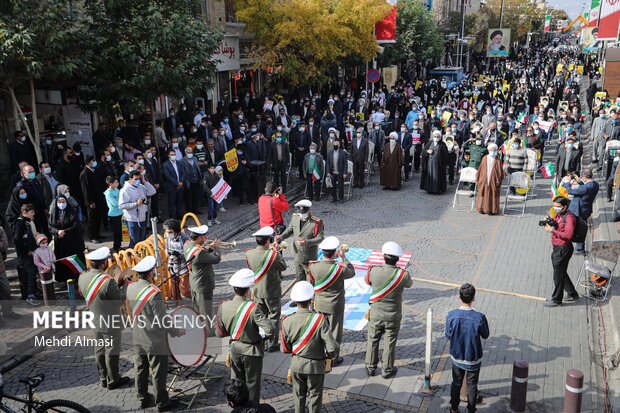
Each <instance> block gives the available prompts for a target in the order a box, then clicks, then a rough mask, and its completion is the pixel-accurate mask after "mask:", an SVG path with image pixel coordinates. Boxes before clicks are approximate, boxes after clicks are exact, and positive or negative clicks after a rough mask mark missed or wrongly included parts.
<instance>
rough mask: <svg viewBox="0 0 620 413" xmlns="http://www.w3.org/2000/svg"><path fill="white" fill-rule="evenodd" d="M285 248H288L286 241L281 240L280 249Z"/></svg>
mask: <svg viewBox="0 0 620 413" xmlns="http://www.w3.org/2000/svg"><path fill="white" fill-rule="evenodd" d="M287 248H288V244H287V243H286V241H282V242H281V243H280V249H281V250H285V249H287Z"/></svg>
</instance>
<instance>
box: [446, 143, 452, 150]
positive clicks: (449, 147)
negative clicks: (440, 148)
mask: <svg viewBox="0 0 620 413" xmlns="http://www.w3.org/2000/svg"><path fill="white" fill-rule="evenodd" d="M446 146H447V147H448V150H449V151H451V150H452V149H453V148H454V144H451V143H448V144H446Z"/></svg>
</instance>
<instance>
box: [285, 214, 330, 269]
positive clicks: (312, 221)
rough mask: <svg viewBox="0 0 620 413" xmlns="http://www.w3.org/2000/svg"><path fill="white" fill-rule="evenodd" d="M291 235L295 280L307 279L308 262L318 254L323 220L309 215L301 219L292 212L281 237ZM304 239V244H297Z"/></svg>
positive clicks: (321, 239)
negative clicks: (303, 219)
mask: <svg viewBox="0 0 620 413" xmlns="http://www.w3.org/2000/svg"><path fill="white" fill-rule="evenodd" d="M291 235H293V240H294V242H293V252H295V263H294V265H295V274H296V276H297V281H305V280H306V279H307V272H308V262H310V261H312V260H316V259H317V258H318V256H319V248H318V246H319V244H320V243H321V241H323V220H322V219H320V218H316V217H313V216H311V215H310V213H309V212H308V218H307V219H306V220H305V221H302V220H301V218H300V217H299V214H298V213H295V214H293V216H292V218H291V222H290V224H289V226H288V228H286V229H285V230H284V232H283V233H282V235H281V236H282V239H286V238H288V237H290V236H291ZM300 239H305V240H306V241H307V243H306V245H297V241H298V240H300Z"/></svg>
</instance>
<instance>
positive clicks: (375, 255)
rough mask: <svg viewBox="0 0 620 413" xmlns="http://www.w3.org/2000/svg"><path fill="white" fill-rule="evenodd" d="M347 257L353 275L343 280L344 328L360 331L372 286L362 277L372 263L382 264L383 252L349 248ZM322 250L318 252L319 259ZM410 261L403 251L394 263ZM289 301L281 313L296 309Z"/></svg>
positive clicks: (409, 254) (288, 312)
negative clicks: (351, 266) (353, 271)
mask: <svg viewBox="0 0 620 413" xmlns="http://www.w3.org/2000/svg"><path fill="white" fill-rule="evenodd" d="M346 255H347V258H348V259H349V261H351V264H353V267H354V268H355V277H354V278H351V279H349V280H345V282H344V290H345V306H344V328H346V329H347V330H353V331H361V330H363V329H364V327H366V324H367V323H368V320H366V319H365V318H364V314H366V310H368V307H369V305H368V300H370V296H371V294H372V288H371V287H370V286H369V285H368V284H366V282H365V281H364V277H366V274H367V273H368V269H369V268H370V267H371V266H374V265H381V264H384V263H385V261H384V260H383V253H382V252H381V250H369V249H365V248H351V249H349V251H348V252H347V253H346ZM321 258H322V252H319V259H321ZM409 261H411V253H410V252H405V253H404V254H403V256H402V257H400V259H399V260H398V263H397V264H396V265H397V266H398V267H400V268H405V267H406V266H407V264H409ZM291 304H292V301H289V302H288V303H286V304H285V305H284V306H283V307H282V314H283V315H289V314H292V313H294V312H295V311H296V308H295V307H291V306H290V305H291Z"/></svg>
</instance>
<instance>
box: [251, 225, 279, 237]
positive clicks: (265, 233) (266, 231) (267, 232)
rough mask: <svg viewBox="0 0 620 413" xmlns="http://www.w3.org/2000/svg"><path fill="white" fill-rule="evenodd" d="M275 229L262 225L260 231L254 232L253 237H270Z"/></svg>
mask: <svg viewBox="0 0 620 413" xmlns="http://www.w3.org/2000/svg"><path fill="white" fill-rule="evenodd" d="M274 232H275V231H274V230H273V228H272V227H262V228H261V229H259V230H258V231H256V232H255V233H254V234H252V236H253V237H270V236H272V235H273V234H274Z"/></svg>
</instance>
